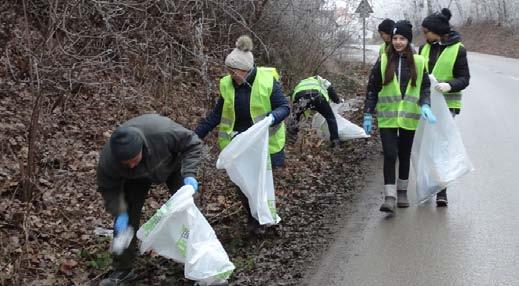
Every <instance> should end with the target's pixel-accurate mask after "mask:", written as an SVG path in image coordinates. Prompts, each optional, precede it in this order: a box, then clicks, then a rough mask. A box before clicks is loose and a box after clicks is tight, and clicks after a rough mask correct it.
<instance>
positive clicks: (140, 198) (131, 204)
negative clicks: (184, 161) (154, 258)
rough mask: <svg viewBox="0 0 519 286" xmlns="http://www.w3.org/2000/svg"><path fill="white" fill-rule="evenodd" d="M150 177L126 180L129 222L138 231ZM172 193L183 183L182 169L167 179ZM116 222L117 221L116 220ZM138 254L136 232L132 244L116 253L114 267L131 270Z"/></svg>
mask: <svg viewBox="0 0 519 286" xmlns="http://www.w3.org/2000/svg"><path fill="white" fill-rule="evenodd" d="M151 184H152V183H151V181H150V180H149V179H146V178H143V179H134V180H126V181H125V182H124V187H123V192H124V198H125V200H126V204H127V206H128V209H127V212H128V217H129V222H128V224H129V225H130V226H132V227H133V229H134V231H135V232H137V230H138V229H139V226H140V220H141V214H142V207H143V206H144V201H145V200H146V197H147V196H148V192H149V190H150V187H151ZM166 185H167V186H168V189H169V192H170V194H172V195H173V194H174V193H175V192H176V191H177V190H178V189H180V187H182V185H183V178H182V175H181V174H180V170H178V171H175V172H173V173H172V174H171V175H170V176H169V177H168V179H167V181H166ZM114 224H115V221H114ZM136 256H137V237H136V235H135V234H134V236H133V239H132V242H131V243H130V246H129V247H128V248H127V249H126V250H125V251H124V252H123V253H122V254H121V255H114V258H113V262H112V268H113V269H115V270H129V269H131V268H132V267H133V264H134V262H135V257H136Z"/></svg>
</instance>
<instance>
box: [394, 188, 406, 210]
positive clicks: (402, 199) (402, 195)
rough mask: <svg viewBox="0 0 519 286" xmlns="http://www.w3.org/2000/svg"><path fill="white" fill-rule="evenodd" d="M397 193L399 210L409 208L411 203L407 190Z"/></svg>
mask: <svg viewBox="0 0 519 286" xmlns="http://www.w3.org/2000/svg"><path fill="white" fill-rule="evenodd" d="M396 192H397V199H398V200H397V203H396V206H397V207H399V208H407V207H409V201H408V200H407V190H398V191H396Z"/></svg>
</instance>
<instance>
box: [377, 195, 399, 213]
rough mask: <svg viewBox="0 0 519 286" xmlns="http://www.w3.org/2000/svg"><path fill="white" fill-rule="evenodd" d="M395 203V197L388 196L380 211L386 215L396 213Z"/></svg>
mask: <svg viewBox="0 0 519 286" xmlns="http://www.w3.org/2000/svg"><path fill="white" fill-rule="evenodd" d="M395 203H396V198H395V197H390V196H386V197H385V198H384V203H383V204H382V205H381V206H380V211H381V212H385V213H390V214H392V213H394V212H395Z"/></svg>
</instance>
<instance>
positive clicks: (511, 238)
mask: <svg viewBox="0 0 519 286" xmlns="http://www.w3.org/2000/svg"><path fill="white" fill-rule="evenodd" d="M372 59H373V57H371V60H372ZM469 65H470V69H471V74H472V78H471V84H470V86H469V87H468V88H467V90H466V91H465V93H464V98H463V105H464V106H463V110H462V112H461V114H460V116H458V117H457V118H456V119H455V121H456V123H457V125H458V127H459V129H460V132H461V134H462V137H463V140H464V143H465V147H466V149H467V152H468V153H469V156H470V157H471V160H472V162H473V164H474V167H475V168H476V171H474V172H473V173H471V174H469V175H467V176H465V177H463V178H462V179H460V180H459V181H457V182H455V183H454V185H453V186H451V187H450V188H449V189H448V195H449V206H448V207H447V208H436V205H435V203H434V202H428V203H425V204H422V205H417V204H414V205H411V207H410V208H408V209H398V211H397V213H396V215H395V216H394V217H387V216H386V215H385V214H383V213H381V212H379V211H378V207H379V206H380V204H381V203H382V196H383V195H382V192H383V179H382V157H381V156H380V157H379V158H376V160H375V161H374V162H372V165H373V166H374V167H373V168H372V170H373V171H372V175H371V176H370V177H369V178H368V180H367V182H366V190H365V191H364V192H363V193H362V194H361V195H360V197H359V199H358V202H357V203H356V205H355V206H354V208H356V212H354V214H353V215H351V216H350V217H349V218H348V219H347V220H346V221H344V225H343V226H342V231H340V233H339V234H338V236H337V238H336V240H335V242H334V243H333V244H332V246H331V247H330V249H329V250H328V251H327V253H326V254H325V255H324V256H323V258H322V261H320V262H319V263H318V264H319V267H318V269H316V271H315V272H314V273H312V274H309V276H308V279H307V281H308V283H307V284H308V285H311V286H313V285H319V286H321V285H341V286H342V285H344V286H345V285H355V286H357V285H386V286H393V285H394V286H397V285H398V286H401V285H519V215H518V213H519V212H518V210H519V60H517V59H510V58H504V57H497V56H491V55H484V54H477V53H469ZM411 176H412V177H413V176H414V175H413V174H411ZM413 184H414V182H413V181H411V183H410V186H412V185H413ZM409 194H410V200H411V201H412V202H414V201H415V200H414V197H415V196H414V188H413V187H410V189H409Z"/></svg>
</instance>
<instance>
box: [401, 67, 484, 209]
mask: <svg viewBox="0 0 519 286" xmlns="http://www.w3.org/2000/svg"><path fill="white" fill-rule="evenodd" d="M430 78H431V105H432V106H431V109H432V111H433V113H434V115H435V116H436V118H437V119H438V122H436V124H428V123H426V121H425V119H423V118H422V119H420V123H419V126H418V129H417V130H416V133H415V137H414V141H413V148H412V151H411V162H412V165H413V168H414V170H415V173H416V198H417V200H418V202H424V201H427V200H428V199H429V198H431V197H432V196H434V195H436V194H437V193H438V192H439V191H441V190H443V189H444V188H446V187H447V186H448V185H449V184H450V183H452V182H453V181H455V180H456V179H458V178H460V177H461V176H463V175H466V174H468V173H470V172H471V171H473V170H474V167H473V166H472V163H471V161H470V159H469V156H468V154H467V152H466V150H465V146H464V145H463V141H462V139H461V135H460V133H459V131H458V128H457V127H456V124H455V123H454V119H453V118H452V115H451V113H450V111H449V108H448V106H447V102H446V101H445V97H444V96H443V94H441V93H440V92H438V91H436V89H434V86H435V85H436V84H437V83H438V82H437V81H436V79H435V78H434V76H430Z"/></svg>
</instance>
